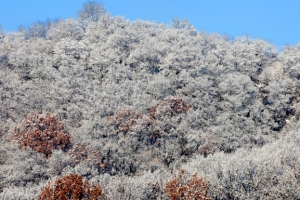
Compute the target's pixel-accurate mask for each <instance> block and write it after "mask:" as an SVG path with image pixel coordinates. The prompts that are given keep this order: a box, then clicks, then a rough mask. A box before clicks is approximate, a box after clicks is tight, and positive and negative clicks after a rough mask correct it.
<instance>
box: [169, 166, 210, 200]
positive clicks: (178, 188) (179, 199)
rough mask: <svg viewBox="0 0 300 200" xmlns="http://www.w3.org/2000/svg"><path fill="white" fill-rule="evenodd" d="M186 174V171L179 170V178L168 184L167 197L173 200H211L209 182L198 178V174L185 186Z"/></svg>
mask: <svg viewBox="0 0 300 200" xmlns="http://www.w3.org/2000/svg"><path fill="white" fill-rule="evenodd" d="M184 173H185V172H184V170H179V175H178V177H175V179H173V180H171V181H169V182H168V183H167V184H166V187H165V191H166V193H167V196H168V197H169V198H170V199H171V200H184V199H189V200H192V199H198V200H209V199H210V196H209V194H208V193H207V189H208V186H207V182H206V181H205V180H204V179H203V178H198V177H197V174H194V175H192V177H191V178H190V179H189V180H188V181H187V183H186V184H185V183H184V180H183V175H184Z"/></svg>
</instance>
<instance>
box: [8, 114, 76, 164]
mask: <svg viewBox="0 0 300 200" xmlns="http://www.w3.org/2000/svg"><path fill="white" fill-rule="evenodd" d="M11 140H13V141H16V142H18V143H19V145H20V148H21V149H26V147H30V148H32V149H33V150H34V151H36V152H39V153H43V154H44V157H45V158H49V157H50V156H51V153H52V149H54V148H60V149H63V148H65V147H67V146H68V145H69V144H70V142H71V138H70V137H69V135H67V134H66V131H65V130H64V124H63V123H62V122H59V121H58V119H57V118H55V117H54V116H52V115H51V114H50V113H47V114H46V117H45V118H44V117H39V116H38V113H36V112H32V113H30V114H29V115H28V116H27V118H26V119H25V120H24V121H23V123H22V127H21V129H19V128H17V127H15V134H14V135H13V136H12V137H11Z"/></svg>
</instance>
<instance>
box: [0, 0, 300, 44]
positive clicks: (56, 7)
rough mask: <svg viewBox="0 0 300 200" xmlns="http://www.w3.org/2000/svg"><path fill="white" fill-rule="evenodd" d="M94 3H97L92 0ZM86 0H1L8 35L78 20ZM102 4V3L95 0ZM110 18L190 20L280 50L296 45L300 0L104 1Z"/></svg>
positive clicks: (210, 30)
mask: <svg viewBox="0 0 300 200" xmlns="http://www.w3.org/2000/svg"><path fill="white" fill-rule="evenodd" d="M96 1H97V0H96ZM85 2H86V0H0V25H2V26H3V27H4V29H5V31H6V32H11V31H15V30H17V28H18V26H19V25H24V26H28V25H31V24H32V23H34V22H36V21H45V20H46V19H52V20H53V19H57V18H60V19H65V18H68V17H71V18H76V15H77V11H78V10H80V9H81V7H82V5H83V4H84V3H85ZM98 2H100V1H98ZM101 3H102V4H103V5H104V7H105V8H106V10H107V11H108V12H109V13H110V14H111V15H112V16H116V15H121V16H124V17H125V19H129V20H135V19H142V20H149V21H154V20H155V21H157V22H159V23H164V24H169V23H170V21H171V19H172V17H178V18H181V19H188V20H189V21H190V22H191V23H192V24H193V25H194V26H195V27H196V29H198V30H200V31H205V32H207V33H213V32H217V33H220V34H227V35H229V36H231V37H236V36H243V35H249V36H250V37H252V38H262V39H264V40H267V41H269V42H271V43H273V44H275V45H277V46H278V47H281V46H284V45H296V44H297V43H298V42H300V0H102V1H101Z"/></svg>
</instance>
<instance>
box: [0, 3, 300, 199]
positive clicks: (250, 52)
mask: <svg viewBox="0 0 300 200" xmlns="http://www.w3.org/2000/svg"><path fill="white" fill-rule="evenodd" d="M299 80H300V46H299V45H297V46H290V47H285V48H284V50H283V51H282V52H280V53H279V52H278V51H277V49H276V48H275V47H274V46H273V45H272V44H270V43H268V42H266V41H264V40H261V39H251V38H249V37H246V36H245V37H239V38H234V39H232V38H230V37H228V36H224V35H219V34H206V33H204V32H199V31H197V30H196V29H195V28H194V27H193V25H192V24H190V23H189V22H188V21H187V20H180V19H173V20H172V23H170V25H164V24H157V23H155V22H148V21H141V20H137V21H128V20H125V19H124V18H122V17H119V16H110V15H109V14H108V13H107V11H106V10H105V9H104V8H103V6H102V5H101V4H97V3H93V2H90V3H87V4H85V5H84V6H83V8H82V10H81V11H79V13H78V18H77V19H66V20H57V21H48V22H38V23H35V24H33V25H32V26H30V27H23V28H20V29H19V31H17V32H14V33H9V34H6V33H4V31H0V116H1V117H0V197H1V198H2V199H12V198H21V199H32V198H38V196H39V194H40V191H41V189H42V188H43V187H45V186H46V184H47V182H48V181H51V183H54V181H55V180H56V178H61V177H63V176H67V175H69V174H78V175H81V176H82V177H83V178H84V179H85V180H88V181H89V182H91V183H97V184H100V185H101V187H102V193H103V195H104V197H103V196H102V197H101V198H106V199H176V195H179V196H184V198H186V199H187V198H188V197H191V195H195V196H192V197H194V198H195V199H197V198H198V199H201V198H200V196H199V195H200V194H197V195H198V196H196V193H195V194H194V193H193V194H192V193H188V192H187V193H184V194H183V193H182V194H181V193H180V191H184V189H182V190H180V191H179V190H178V191H177V190H176V184H175V185H174V184H173V183H175V182H174V181H173V182H170V181H171V180H175V178H174V174H176V175H177V176H178V177H179V178H178V177H177V178H178V180H181V181H183V183H184V184H188V183H190V182H189V180H196V179H191V177H192V174H194V173H197V177H201V179H197V180H198V182H201V184H200V186H201V187H200V186H199V187H200V188H201V191H202V193H201V195H202V196H203V195H204V196H205V198H207V199H209V198H211V199H284V198H286V199H299V198H300V190H299V186H300V158H299V156H298V155H299V151H300V136H299V117H300V103H299V101H300V95H299V89H300V85H299V83H300V81H299ZM50 133H51V134H50ZM47 134H48V135H47ZM58 138H59V139H58ZM43 145H45V148H44V146H43ZM180 169H184V173H182V171H179V170H180ZM200 180H201V181H200ZM204 183H205V184H204ZM172 184H173V185H172ZM177 186H178V187H180V186H179V184H177ZM172 187H174V188H175V189H174V191H175V192H174V191H173V190H171V189H170V188H172ZM172 191H173V192H172ZM197 191H200V189H199V188H198V189H197ZM203 191H204V193H205V194H204V193H203ZM189 195H190V196H189ZM99 198H100V197H99ZM203 199H204V197H203Z"/></svg>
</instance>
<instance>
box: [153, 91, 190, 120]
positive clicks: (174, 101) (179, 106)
mask: <svg viewBox="0 0 300 200" xmlns="http://www.w3.org/2000/svg"><path fill="white" fill-rule="evenodd" d="M190 107H191V106H190V105H187V104H186V103H185V102H184V101H183V100H182V99H179V98H175V97H173V98H170V99H169V100H168V101H161V102H158V103H157V104H156V105H155V106H152V107H151V108H150V109H149V114H148V117H149V118H150V119H154V120H156V119H161V118H162V117H164V116H166V115H170V116H171V117H172V116H175V115H177V114H179V113H186V111H188V110H189V108H190Z"/></svg>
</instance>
